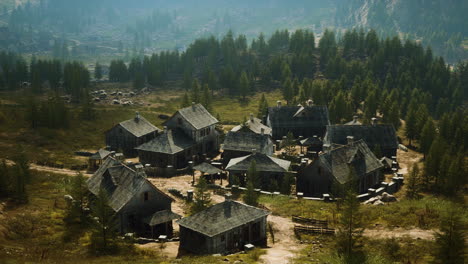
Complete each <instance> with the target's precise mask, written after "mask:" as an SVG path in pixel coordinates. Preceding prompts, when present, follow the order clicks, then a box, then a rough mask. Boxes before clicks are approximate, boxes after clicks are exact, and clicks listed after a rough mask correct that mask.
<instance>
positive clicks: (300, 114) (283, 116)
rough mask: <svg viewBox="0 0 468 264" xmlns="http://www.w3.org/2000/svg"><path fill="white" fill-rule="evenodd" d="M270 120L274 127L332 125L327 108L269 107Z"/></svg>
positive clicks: (315, 106)
mask: <svg viewBox="0 0 468 264" xmlns="http://www.w3.org/2000/svg"><path fill="white" fill-rule="evenodd" d="M268 119H269V120H270V122H271V125H272V126H273V127H314V128H315V127H325V126H327V125H330V119H329V116H328V108H327V107H326V106H319V105H312V106H281V107H277V106H276V107H269V108H268Z"/></svg>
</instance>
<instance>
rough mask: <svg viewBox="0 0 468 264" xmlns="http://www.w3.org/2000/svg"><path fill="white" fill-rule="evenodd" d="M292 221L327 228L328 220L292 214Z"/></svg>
mask: <svg viewBox="0 0 468 264" xmlns="http://www.w3.org/2000/svg"><path fill="white" fill-rule="evenodd" d="M292 221H293V222H294V223H299V224H304V225H308V226H314V227H320V228H328V221H327V220H317V219H312V218H305V217H300V216H293V217H292Z"/></svg>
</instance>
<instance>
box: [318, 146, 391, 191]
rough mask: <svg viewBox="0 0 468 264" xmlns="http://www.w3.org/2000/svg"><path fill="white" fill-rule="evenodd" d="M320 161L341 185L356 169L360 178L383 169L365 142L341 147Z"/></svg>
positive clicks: (322, 156) (321, 157)
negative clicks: (351, 170)
mask: <svg viewBox="0 0 468 264" xmlns="http://www.w3.org/2000/svg"><path fill="white" fill-rule="evenodd" d="M319 161H320V163H321V164H322V166H323V167H324V168H326V170H328V172H329V173H330V174H331V175H333V177H335V179H336V180H337V181H338V182H340V183H345V182H346V181H347V180H348V177H349V175H350V168H351V167H352V168H354V170H355V172H356V174H357V176H358V177H362V176H364V175H365V174H367V173H370V172H373V171H376V170H379V169H381V168H382V167H383V165H382V163H381V162H380V161H379V160H378V159H377V157H376V156H375V155H374V153H373V152H372V151H371V150H370V149H369V147H368V146H367V144H366V143H365V142H364V141H363V140H358V141H356V142H354V143H352V144H350V145H346V146H340V147H337V148H335V149H332V150H329V151H327V152H325V153H322V154H320V155H319Z"/></svg>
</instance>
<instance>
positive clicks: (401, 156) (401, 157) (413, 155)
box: [397, 149, 423, 175]
mask: <svg viewBox="0 0 468 264" xmlns="http://www.w3.org/2000/svg"><path fill="white" fill-rule="evenodd" d="M422 157H423V155H422V154H421V153H418V152H416V151H414V150H411V149H408V152H406V151H403V150H400V149H399V150H398V151H397V160H398V164H399V166H400V169H399V170H398V172H400V173H403V175H406V174H408V171H409V169H410V167H411V166H413V164H415V163H418V162H419V161H420V160H421V159H422Z"/></svg>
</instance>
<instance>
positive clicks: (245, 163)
mask: <svg viewBox="0 0 468 264" xmlns="http://www.w3.org/2000/svg"><path fill="white" fill-rule="evenodd" d="M252 160H255V162H256V168H257V171H259V172H287V171H288V170H289V167H290V166H291V162H290V161H288V160H282V159H278V158H274V157H270V156H267V155H265V154H262V153H254V154H250V155H248V156H245V157H240V158H235V159H231V160H230V161H229V163H228V165H227V166H226V170H227V171H247V170H248V169H249V168H250V164H251V162H252Z"/></svg>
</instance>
